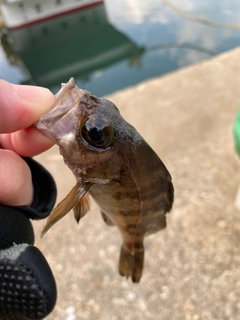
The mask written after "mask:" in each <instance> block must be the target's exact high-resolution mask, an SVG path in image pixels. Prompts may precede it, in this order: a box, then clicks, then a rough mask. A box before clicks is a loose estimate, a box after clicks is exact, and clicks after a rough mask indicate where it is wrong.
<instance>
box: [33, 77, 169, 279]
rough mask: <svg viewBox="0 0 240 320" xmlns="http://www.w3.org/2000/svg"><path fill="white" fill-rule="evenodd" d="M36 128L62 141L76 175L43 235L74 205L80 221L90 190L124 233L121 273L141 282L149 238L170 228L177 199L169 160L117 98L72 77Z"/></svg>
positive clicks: (104, 213) (106, 215) (104, 214)
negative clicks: (140, 130)
mask: <svg viewBox="0 0 240 320" xmlns="http://www.w3.org/2000/svg"><path fill="white" fill-rule="evenodd" d="M36 127H37V128H38V129H39V130H40V131H42V132H43V133H44V134H45V135H46V136H48V137H49V138H50V139H52V140H53V141H54V142H55V143H56V144H57V145H59V148H60V153H61V155H62V156H63V158H64V161H65V163H66V164H67V165H68V166H69V168H70V169H71V170H72V172H73V174H74V175H75V177H76V180H77V183H76V186H75V187H74V188H73V189H72V190H71V191H70V193H69V194H68V195H67V197H66V198H65V199H64V200H63V201H61V202H60V204H59V205H58V206H57V207H56V208H55V209H54V210H53V212H52V213H51V215H50V217H49V218H48V221H47V224H46V226H45V227H44V229H43V234H44V233H45V232H46V231H47V230H48V229H49V228H50V227H51V226H52V225H53V224H54V223H56V222H57V221H58V220H59V219H61V218H62V217H63V216H64V215H65V214H67V213H68V212H69V211H70V210H71V209H72V208H73V211H74V215H75V218H76V220H77V221H79V220H80V219H81V218H82V217H83V216H84V215H85V214H86V212H87V211H88V210H89V198H88V194H90V195H91V196H92V198H93V199H94V200H95V201H96V203H97V204H98V205H99V207H100V210H101V214H102V217H103V219H104V221H105V222H106V223H107V224H108V225H110V226H116V227H117V228H118V229H119V231H120V233H121V235H122V239H123V244H122V247H121V252H120V259H119V272H120V274H121V275H122V276H126V277H131V278H132V281H133V282H139V280H140V278H141V275H142V269H143V262H144V246H143V241H144V237H145V236H146V235H148V234H151V233H154V232H157V231H159V230H161V229H163V228H165V227H166V213H167V212H169V211H170V210H171V208H172V204H173V197H174V190H173V184H172V180H171V176H170V174H169V172H168V170H167V169H166V167H165V165H164V164H163V162H162V161H161V160H160V159H159V157H158V156H157V155H156V153H155V152H154V151H153V150H152V148H151V147H150V146H149V145H148V144H147V143H146V141H145V140H144V139H143V138H142V137H141V135H140V134H139V133H138V132H137V130H136V129H135V128H134V127H132V126H131V125H130V124H129V123H127V122H126V121H125V120H124V119H123V118H122V116H121V115H120V113H119V110H118V109H117V107H116V106H115V105H114V104H113V103H112V102H110V101H108V100H106V99H99V98H97V97H95V96H94V95H92V94H91V93H90V92H88V91H85V90H81V89H80V88H78V87H77V86H76V85H75V83H74V79H73V78H71V79H70V80H69V82H68V83H67V84H65V85H63V86H62V89H61V90H60V91H59V93H58V94H57V95H56V102H55V104H54V105H53V107H52V108H51V110H50V111H49V112H48V113H47V114H45V115H43V116H42V117H41V118H40V120H39V122H38V123H37V124H36Z"/></svg>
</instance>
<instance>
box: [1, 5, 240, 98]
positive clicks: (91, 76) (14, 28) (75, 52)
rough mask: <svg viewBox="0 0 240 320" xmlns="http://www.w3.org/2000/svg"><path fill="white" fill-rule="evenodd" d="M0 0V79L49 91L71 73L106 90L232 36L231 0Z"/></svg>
mask: <svg viewBox="0 0 240 320" xmlns="http://www.w3.org/2000/svg"><path fill="white" fill-rule="evenodd" d="M1 2H2V4H1V12H2V16H1V47H0V78H2V79H5V80H8V81H11V82H13V83H28V84H29V83H30V84H37V85H41V86H46V87H48V88H50V89H51V90H52V91H54V92H56V91H57V90H58V88H59V85H60V83H61V82H66V81H67V80H68V79H69V78H70V77H71V76H74V77H75V79H76V83H77V85H78V86H80V87H81V88H83V89H88V90H89V91H91V92H93V93H94V94H96V95H99V96H102V95H106V94H109V93H112V92H114V91H116V90H119V89H122V88H125V87H128V86H131V85H134V84H137V83H139V82H141V81H143V80H146V79H149V78H153V77H156V76H160V75H162V74H165V73H168V72H171V71H173V70H176V69H178V68H181V67H183V66H187V65H190V64H193V63H196V62H199V61H202V60H205V59H208V58H210V57H212V56H214V55H217V54H219V53H221V52H224V51H227V50H229V49H232V48H234V47H236V46H238V45H239V42H240V33H239V25H238V23H239V22H240V13H239V12H240V2H239V1H238V0H231V1H226V0H219V1H214V2H213V1H209V0H201V1H199V0H182V1H181V2H179V1H177V0H171V1H170V3H169V2H168V0H164V1H161V0H148V1H145V0H114V1H112V0H105V1H96V0H95V1H93V0H88V1H87V0H78V1H66V0H65V1H64V0H52V1H43V0H42V1H38V0H25V1H24V0H21V1H18V0H9V1H1ZM188 15H190V16H188ZM191 18H193V19H191ZM208 21H212V22H213V26H211V25H209V23H208Z"/></svg>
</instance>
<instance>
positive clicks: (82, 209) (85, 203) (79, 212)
mask: <svg viewBox="0 0 240 320" xmlns="http://www.w3.org/2000/svg"><path fill="white" fill-rule="evenodd" d="M89 209H90V197H89V195H88V194H87V193H86V194H85V195H84V196H83V197H82V199H81V200H80V201H79V202H77V204H75V206H74V207H73V212H74V217H75V219H76V221H77V223H78V222H79V220H80V219H81V218H82V217H83V216H85V214H86V213H87V212H88V210H89Z"/></svg>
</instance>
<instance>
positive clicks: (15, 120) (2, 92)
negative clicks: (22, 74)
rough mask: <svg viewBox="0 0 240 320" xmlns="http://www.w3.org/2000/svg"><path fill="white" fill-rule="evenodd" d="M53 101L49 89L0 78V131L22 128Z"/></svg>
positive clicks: (43, 111)
mask: <svg viewBox="0 0 240 320" xmlns="http://www.w3.org/2000/svg"><path fill="white" fill-rule="evenodd" d="M54 101H55V97H54V95H53V94H52V93H51V91H50V90H48V89H46V88H43V87H37V86H25V85H14V84H11V83H9V82H7V81H4V80H0V115H1V117H0V133H9V132H14V131H17V130H19V129H24V128H27V127H29V126H31V125H32V124H33V123H34V122H36V121H37V120H38V119H39V118H40V116H41V115H42V114H44V113H45V112H47V111H48V110H49V109H50V107H51V106H52V104H53V103H54Z"/></svg>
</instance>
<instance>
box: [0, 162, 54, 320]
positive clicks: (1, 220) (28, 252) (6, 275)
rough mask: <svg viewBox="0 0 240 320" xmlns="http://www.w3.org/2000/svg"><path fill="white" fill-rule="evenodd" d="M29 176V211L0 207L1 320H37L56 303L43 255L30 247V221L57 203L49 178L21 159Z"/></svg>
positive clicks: (40, 217) (41, 168)
mask: <svg viewBox="0 0 240 320" xmlns="http://www.w3.org/2000/svg"><path fill="white" fill-rule="evenodd" d="M24 160H25V161H26V162H27V164H28V165H29V167H30V169H31V172H32V180H33V186H34V200H33V203H32V205H31V207H27V206H21V207H9V206H0V319H1V320H10V319H14V320H39V319H43V318H45V317H46V316H47V315H48V314H49V313H50V312H51V311H52V309H53V307H54V305H55V302H56V297H57V293H56V284H55V280H54V277H53V274H52V272H51V269H50V267H49V265H48V263H47V261H46V259H45V258H44V256H43V255H42V253H41V252H40V251H39V250H38V249H37V248H36V247H34V246H33V244H34V231H33V227H32V224H31V222H30V220H29V218H30V219H43V218H45V217H47V216H48V215H49V214H50V212H51V210H52V208H53V206H54V203H55V200H56V186H55V183H54V180H53V178H52V176H51V175H50V174H49V173H48V172H47V171H46V170H45V169H44V168H43V167H42V166H41V165H40V164H38V163H37V162H36V161H34V160H32V159H29V158H24Z"/></svg>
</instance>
